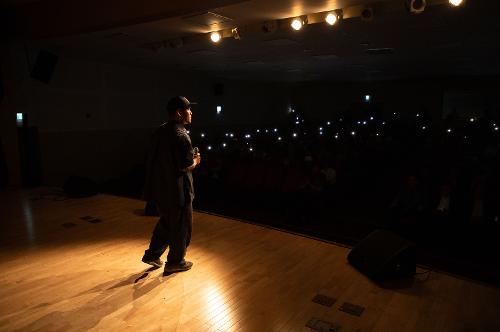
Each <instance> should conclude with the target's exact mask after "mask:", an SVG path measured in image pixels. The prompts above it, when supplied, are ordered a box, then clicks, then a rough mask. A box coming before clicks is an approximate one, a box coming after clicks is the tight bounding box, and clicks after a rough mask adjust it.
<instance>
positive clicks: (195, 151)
mask: <svg viewBox="0 0 500 332" xmlns="http://www.w3.org/2000/svg"><path fill="white" fill-rule="evenodd" d="M199 153H200V149H198V147H197V146H195V147H194V148H193V154H194V155H195V156H196V155H197V154H199Z"/></svg>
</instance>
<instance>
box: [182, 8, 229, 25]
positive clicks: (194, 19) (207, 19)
mask: <svg viewBox="0 0 500 332" xmlns="http://www.w3.org/2000/svg"><path fill="white" fill-rule="evenodd" d="M182 19H183V20H185V21H187V22H190V23H192V24H196V25H199V26H203V27H207V28H208V27H211V26H213V25H220V24H223V23H227V22H231V21H232V20H233V19H231V18H229V17H226V16H223V15H219V14H217V13H213V12H206V13H202V14H195V15H191V16H185V17H183V18H182Z"/></svg>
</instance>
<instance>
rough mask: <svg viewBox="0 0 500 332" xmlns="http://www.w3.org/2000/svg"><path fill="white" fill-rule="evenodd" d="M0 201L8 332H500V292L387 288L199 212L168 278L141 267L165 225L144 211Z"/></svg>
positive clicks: (330, 260) (306, 248)
mask: <svg viewBox="0 0 500 332" xmlns="http://www.w3.org/2000/svg"><path fill="white" fill-rule="evenodd" d="M40 194H41V195H40ZM0 202H1V205H0V231H1V235H0V241H1V245H0V269H1V274H0V286H1V287H0V331H87V330H98V331H205V330H207V331H236V330H241V331H310V329H309V328H308V327H306V324H307V323H308V321H310V320H311V319H312V318H316V319H320V320H323V321H325V322H330V323H332V324H333V325H332V326H333V327H340V329H339V330H340V331H342V332H347V331H440V332H442V331H482V332H485V331H500V291H499V290H498V289H497V288H494V287H490V286H488V285H483V284H478V283H475V282H472V281H469V280H465V279H462V278H458V277H454V276H450V275H447V274H443V273H438V272H434V271H432V272H430V273H429V274H423V275H420V276H417V277H416V278H415V280H414V281H413V282H412V283H405V284H401V283H400V284H397V283H395V284H392V285H389V286H390V287H384V288H382V287H380V286H378V285H376V284H374V283H373V282H371V281H370V280H369V279H367V278H366V277H365V276H363V275H362V274H360V273H359V272H358V271H356V270H355V269H353V268H352V267H351V266H350V265H349V264H348V263H347V262H346V255H347V253H348V251H349V249H347V248H344V247H342V246H338V245H335V244H330V243H325V242H321V241H318V240H314V239H310V238H306V237H302V236H298V235H294V234H289V233H285V232H281V231H278V230H273V229H269V228H265V227H260V226H256V225H252V224H248V223H244V222H241V221H235V220H231V219H227V218H222V217H218V216H213V215H209V214H205V213H199V212H197V213H195V215H194V232H193V242H192V245H191V246H190V247H189V249H188V255H187V258H188V259H189V260H192V261H193V262H194V266H193V269H192V270H190V271H188V272H183V273H177V274H173V275H170V276H166V277H164V276H163V275H162V272H163V270H162V269H157V270H153V271H150V270H148V267H149V266H147V265H145V264H143V263H142V262H141V261H140V259H141V256H142V254H143V251H144V250H145V249H146V247H147V245H148V242H149V236H150V234H151V231H152V229H153V227H154V224H155V223H156V220H157V218H156V217H145V216H142V215H141V210H142V208H143V206H144V203H143V202H142V201H139V200H134V199H129V198H122V197H115V196H110V195H98V196H95V197H91V198H83V199H67V200H59V197H58V196H55V195H51V194H50V191H49V190H48V189H39V190H35V191H7V192H1V193H0ZM82 217H89V218H83V219H82ZM90 218H94V219H90ZM85 219H88V220H85ZM96 219H97V220H96ZM317 294H323V295H326V296H328V297H332V298H335V299H336V302H335V303H333V305H331V306H330V307H328V306H324V305H321V304H317V303H314V302H313V301H312V299H313V298H314V297H315V295H317ZM345 302H347V303H351V304H355V305H358V306H361V307H363V308H364V311H363V312H362V313H361V315H360V316H356V315H353V314H352V313H348V312H344V311H342V310H339V309H340V308H341V307H342V305H343V304H344V303H345ZM316 326H319V325H316ZM323 326H328V324H327V323H324V325H323ZM333 330H334V329H332V331H333Z"/></svg>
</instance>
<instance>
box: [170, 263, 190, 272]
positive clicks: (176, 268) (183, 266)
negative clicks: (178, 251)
mask: <svg viewBox="0 0 500 332" xmlns="http://www.w3.org/2000/svg"><path fill="white" fill-rule="evenodd" d="M191 267H193V263H192V262H188V261H184V262H182V263H177V264H170V263H167V264H165V273H173V272H182V271H187V270H189V269H190V268H191Z"/></svg>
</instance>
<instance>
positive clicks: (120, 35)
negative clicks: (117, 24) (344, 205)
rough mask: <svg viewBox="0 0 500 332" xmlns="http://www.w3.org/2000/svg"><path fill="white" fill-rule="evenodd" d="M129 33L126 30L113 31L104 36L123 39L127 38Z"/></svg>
mask: <svg viewBox="0 0 500 332" xmlns="http://www.w3.org/2000/svg"><path fill="white" fill-rule="evenodd" d="M127 37H128V34H126V33H125V32H113V33H110V34H107V35H104V38H110V39H121V38H127Z"/></svg>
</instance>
